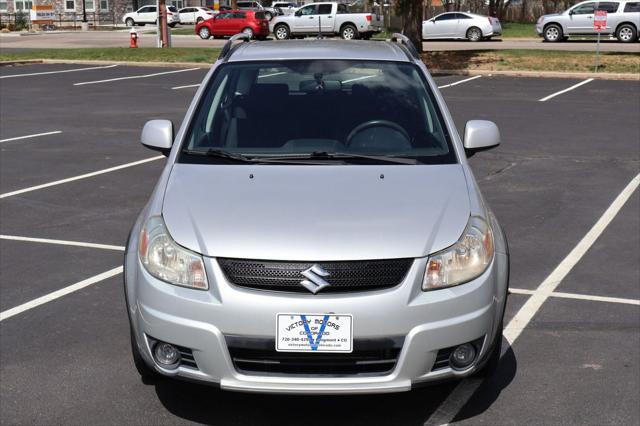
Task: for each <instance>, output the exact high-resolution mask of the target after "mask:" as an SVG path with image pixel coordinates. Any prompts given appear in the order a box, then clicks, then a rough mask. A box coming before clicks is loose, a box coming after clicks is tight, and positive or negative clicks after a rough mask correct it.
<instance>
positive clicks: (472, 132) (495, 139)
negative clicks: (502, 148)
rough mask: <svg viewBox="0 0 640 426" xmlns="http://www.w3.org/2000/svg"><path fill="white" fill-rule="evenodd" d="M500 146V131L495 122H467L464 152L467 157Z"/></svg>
mask: <svg viewBox="0 0 640 426" xmlns="http://www.w3.org/2000/svg"><path fill="white" fill-rule="evenodd" d="M498 145H500V130H498V126H496V124H495V123H494V122H493V121H487V120H470V121H467V125H466V126H465V128H464V150H465V152H466V153H467V157H471V156H472V155H473V154H475V153H476V152H479V151H485V150H487V149H491V148H494V147H496V146H498Z"/></svg>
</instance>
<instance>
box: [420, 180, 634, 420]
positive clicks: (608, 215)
mask: <svg viewBox="0 0 640 426" xmlns="http://www.w3.org/2000/svg"><path fill="white" fill-rule="evenodd" d="M638 185H640V174H638V175H636V176H635V177H634V178H633V179H632V180H631V182H629V183H628V184H627V186H626V187H625V188H624V189H623V190H622V192H620V194H618V196H617V197H616V198H615V200H613V203H611V205H610V206H609V207H608V208H607V210H605V212H604V213H603V214H602V216H600V219H598V221H597V222H596V223H595V225H593V227H592V228H591V229H590V230H589V232H587V234H586V235H585V236H584V237H583V238H582V240H580V242H578V244H577V245H576V246H575V247H574V248H573V250H571V252H569V254H568V255H567V256H566V257H565V258H564V259H563V260H562V261H561V262H560V264H559V265H558V266H557V267H556V268H555V269H554V270H553V271H552V272H551V274H549V276H548V277H547V278H545V280H544V281H543V282H542V283H541V284H540V285H539V286H538V288H537V289H536V290H535V291H534V292H533V294H532V295H531V297H529V299H528V300H527V301H526V302H525V303H524V305H522V307H521V308H520V310H519V311H518V312H517V313H516V315H515V316H514V317H513V318H512V319H511V321H509V324H507V326H506V327H505V328H504V337H505V339H506V340H507V341H508V342H509V344H510V345H512V346H513V344H514V342H515V341H516V339H517V338H518V337H519V336H520V334H521V333H522V330H524V328H525V327H526V326H527V325H528V324H529V322H530V321H531V319H532V318H533V316H534V315H535V314H536V312H538V310H539V309H540V308H541V307H542V305H543V304H544V302H546V300H547V299H548V298H549V295H550V294H551V293H553V292H554V290H555V289H556V288H557V287H558V285H560V283H561V282H562V280H563V279H564V278H565V277H566V276H567V275H568V274H569V272H571V270H572V269H573V267H574V266H576V264H577V263H578V262H579V261H580V259H582V257H583V256H584V255H585V253H586V252H587V250H589V248H590V247H591V246H592V245H593V243H594V242H595V241H596V239H598V237H599V236H600V235H601V234H602V233H603V232H604V230H605V229H606V228H607V226H608V225H609V224H610V223H611V221H612V220H613V219H614V218H615V217H616V215H617V214H618V212H619V211H620V210H621V209H622V207H623V206H624V205H625V203H626V202H627V200H628V199H629V198H631V195H632V194H633V192H634V191H635V190H636V189H637V188H638ZM481 384H482V380H479V379H476V380H473V379H472V380H463V381H462V382H460V383H459V384H458V385H457V386H456V387H455V388H454V389H453V391H451V393H450V394H449V396H447V398H446V399H445V400H444V401H443V402H442V403H441V404H440V406H439V407H438V409H437V410H436V411H434V412H433V414H432V415H431V416H430V417H429V418H428V419H427V421H426V422H425V423H424V424H425V425H447V424H449V423H450V422H451V421H452V420H453V419H454V418H455V416H456V415H457V414H458V413H459V412H460V410H461V409H462V408H463V407H464V406H465V404H466V403H467V402H468V401H469V399H471V397H472V396H473V394H474V393H475V391H476V390H477V389H478V388H479V387H480V385H481Z"/></svg>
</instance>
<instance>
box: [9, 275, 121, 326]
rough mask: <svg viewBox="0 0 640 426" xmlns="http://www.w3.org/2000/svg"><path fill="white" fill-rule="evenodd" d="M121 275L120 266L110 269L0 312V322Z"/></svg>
mask: <svg viewBox="0 0 640 426" xmlns="http://www.w3.org/2000/svg"><path fill="white" fill-rule="evenodd" d="M121 273H122V266H118V267H117V268H113V269H110V270H108V271H106V272H103V273H101V274H98V275H94V276H93V277H90V278H87V279H86V280H82V281H80V282H77V283H75V284H71V285H70V286H67V287H65V288H61V289H60V290H56V291H54V292H51V293H49V294H45V295H44V296H41V297H38V298H37V299H33V300H31V301H29V302H26V303H23V304H22V305H18V306H16V307H15V308H11V309H7V310H6V311H4V312H0V321H4V320H6V319H8V318H11V317H12V316H15V315H18V314H21V313H22V312H25V311H28V310H29V309H33V308H36V307H38V306H40V305H44V304H45V303H48V302H51V301H52V300H56V299H59V298H61V297H62V296H66V295H67V294H70V293H73V292H74V291H78V290H81V289H83V288H85V287H89V286H90V285H93V284H96V283H99V282H100V281H104V280H106V279H107V278H111V277H113V276H115V275H118V274H121Z"/></svg>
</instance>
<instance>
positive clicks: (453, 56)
mask: <svg viewBox="0 0 640 426" xmlns="http://www.w3.org/2000/svg"><path fill="white" fill-rule="evenodd" d="M424 58H425V62H426V63H427V65H428V66H429V67H430V68H431V69H441V70H455V69H460V70H462V69H475V70H486V71H558V72H593V71H594V64H595V54H594V53H593V52H567V51H549V50H526V49H513V50H465V51H450V52H430V53H426V54H424ZM598 71H599V72H608V73H632V74H638V73H640V56H639V55H638V54H637V53H617V52H602V53H601V54H600V67H599V69H598Z"/></svg>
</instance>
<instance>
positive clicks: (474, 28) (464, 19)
mask: <svg viewBox="0 0 640 426" xmlns="http://www.w3.org/2000/svg"><path fill="white" fill-rule="evenodd" d="M501 34H502V24H500V21H499V20H498V18H494V17H491V16H482V15H476V14H474V13H466V12H464V13H463V12H446V13H441V14H440V15H438V16H436V17H434V18H431V19H429V20H427V21H423V22H422V39H423V40H430V39H467V40H469V41H480V40H489V39H491V37H493V36H498V35H501Z"/></svg>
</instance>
